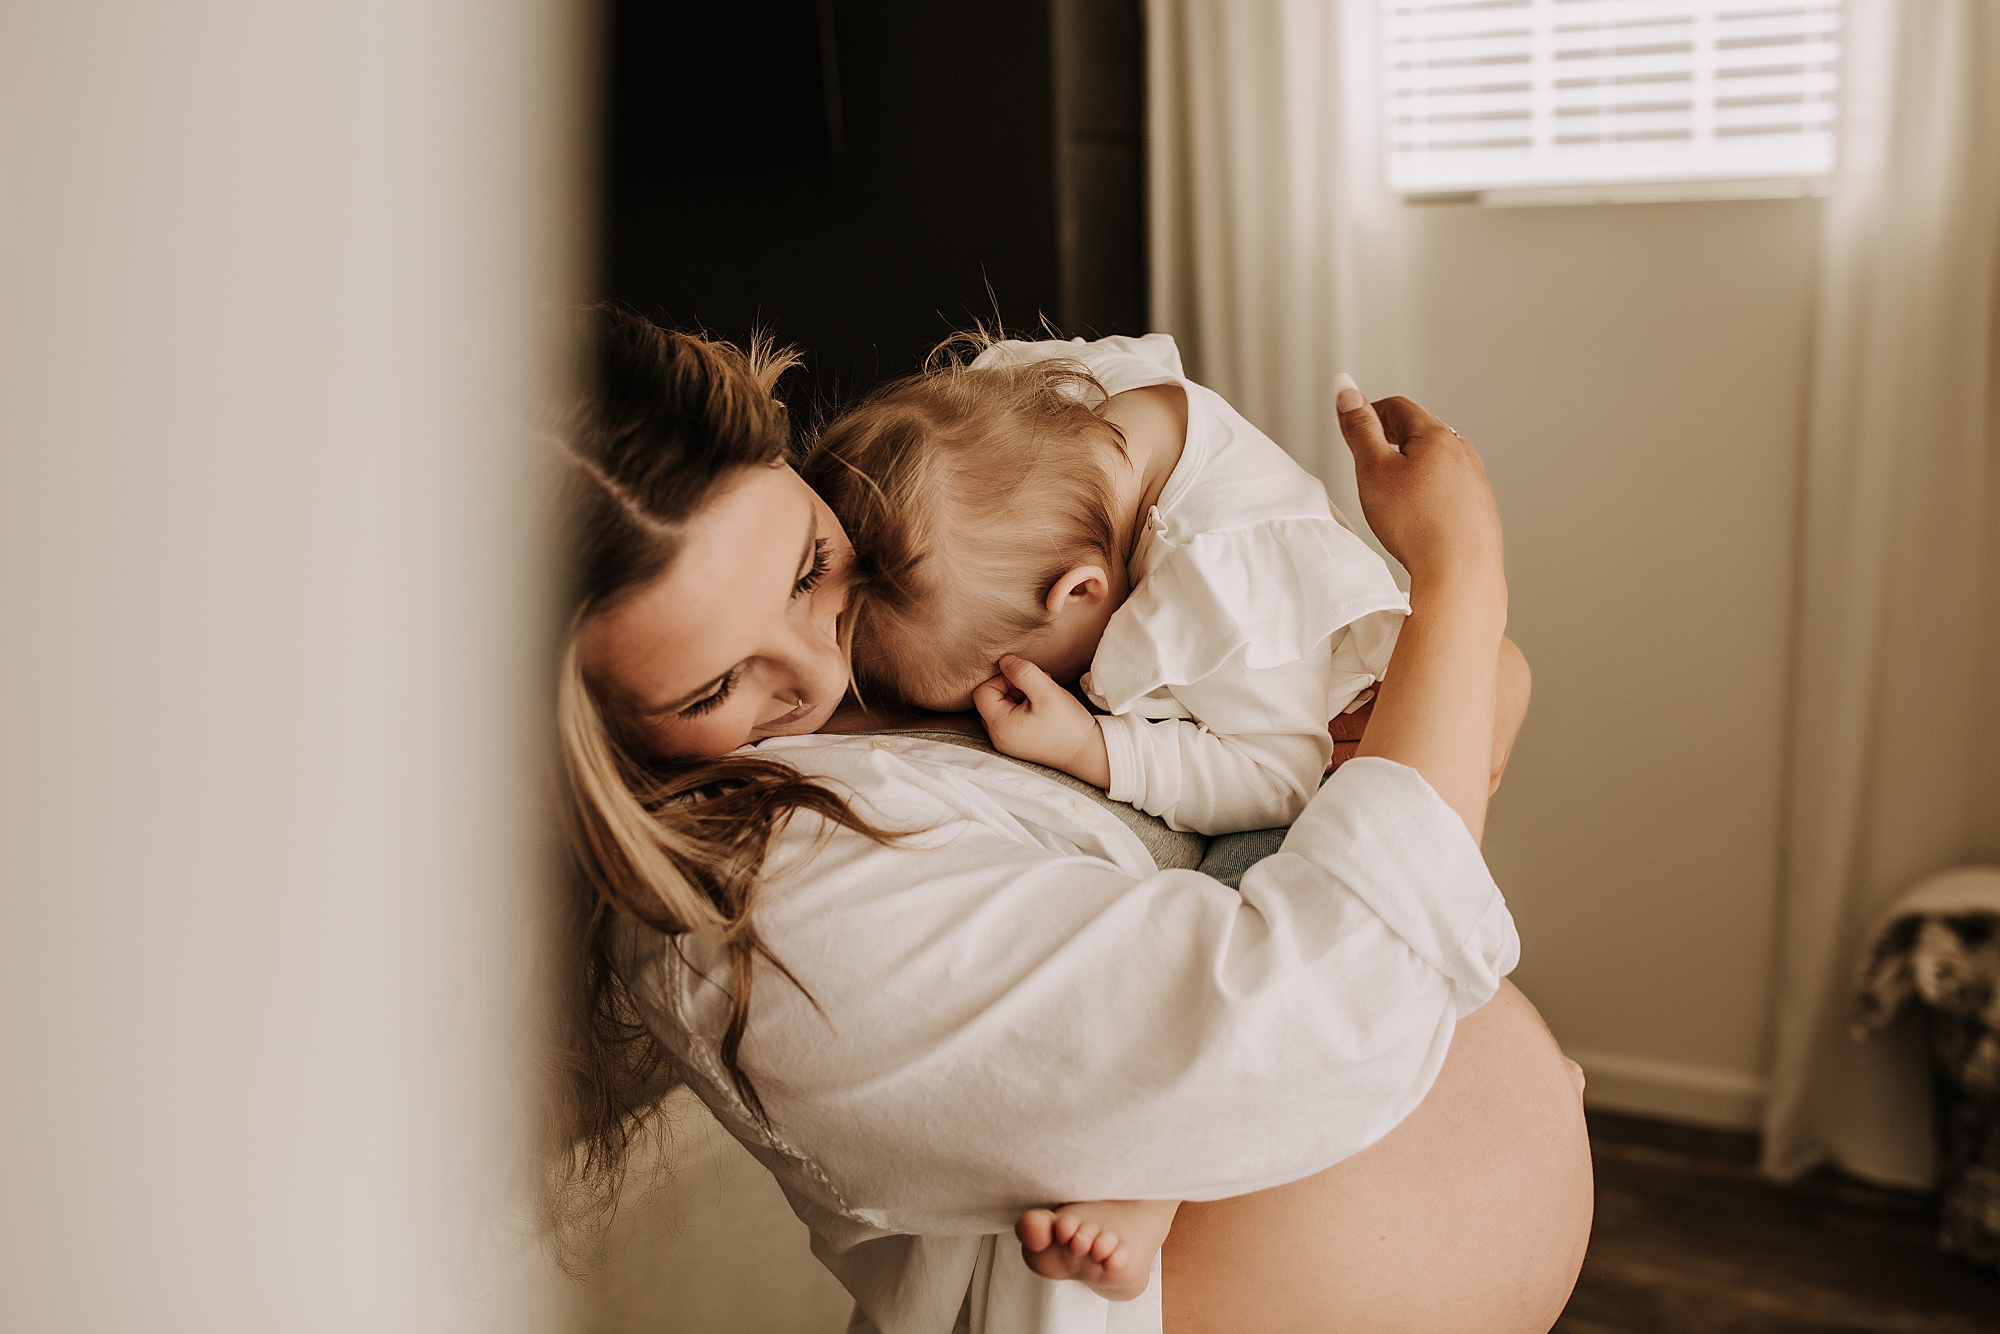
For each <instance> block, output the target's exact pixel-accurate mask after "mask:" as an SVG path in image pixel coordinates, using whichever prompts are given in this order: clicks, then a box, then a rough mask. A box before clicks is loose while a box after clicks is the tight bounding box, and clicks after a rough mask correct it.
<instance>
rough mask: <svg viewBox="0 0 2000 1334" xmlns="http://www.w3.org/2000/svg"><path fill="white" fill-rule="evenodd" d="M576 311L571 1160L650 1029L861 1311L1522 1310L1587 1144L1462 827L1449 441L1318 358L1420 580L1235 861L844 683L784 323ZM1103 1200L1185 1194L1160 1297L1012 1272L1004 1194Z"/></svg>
mask: <svg viewBox="0 0 2000 1334" xmlns="http://www.w3.org/2000/svg"><path fill="white" fill-rule="evenodd" d="M597 333H598V349H597V350H598V357H597V369H598V377H599V379H598V386H597V392H596V395H595V397H594V398H593V399H592V400H591V401H590V402H589V404H588V405H587V406H586V408H585V410H584V412H583V413H582V415H581V417H580V418H579V420H578V421H577V422H576V423H575V429H574V430H573V431H572V433H571V439H572V443H573V459H574V462H575V464H576V476H577V479H578V482H579V486H580V488H581V492H582V495H581V500H580V508H579V515H580V521H579V528H578V539H577V559H578V570H579V577H580V588H579V589H578V596H577V613H576V620H575V622H574V628H573V633H572V636H571V642H570V645H569V649H568V653H567V657H566V661H565V666H564V670H563V678H562V700H561V713H562V731H563V745H564V751H565V757H566V760H567V763H568V770H569V774H570V781H571V787H572V795H573V797H574V807H575V812H576V817H577V821H576V825H577V847H578V851H579V860H580V862H581V864H582V866H583V868H584V871H585V873H586V877H587V879H588V880H589V882H590V883H591V885H592V887H593V888H594V891H595V895H596V898H595V899H594V900H593V901H594V902H595V903H597V904H600V905H603V908H604V909H608V910H609V911H608V914H607V915H608V916H609V918H610V924H609V925H608V926H607V927H606V929H604V930H602V931H599V930H596V929H592V930H591V931H590V933H589V936H588V939H589V941H590V942H591V946H592V948H593V949H594V950H597V951H598V953H597V954H595V955H593V959H594V961H595V967H594V970H593V972H592V979H593V981H592V986H591V989H590V992H589V999H590V1015H591V1016H592V1017H593V1018H594V1019H595V1020H596V1023H595V1026H594V1028H593V1030H592V1031H593V1032H594V1033H596V1034H597V1035H598V1039H599V1040H598V1043H597V1045H596V1046H595V1047H593V1048H592V1049H590V1050H588V1051H587V1052H586V1053H585V1060H584V1062H583V1065H584V1075H585V1077H584V1078H583V1080H582V1081H581V1084H582V1088H583V1091H584V1093H585V1095H586V1102H585V1109H586V1112H587V1115H586V1116H585V1129H586V1132H587V1137H586V1145H587V1147H588V1148H589V1149H590V1150H591V1151H592V1155H591V1156H590V1157H588V1158H586V1159H585V1160H584V1168H585V1170H586V1174H588V1173H589V1172H591V1171H595V1172H596V1173H597V1174H598V1177H599V1179H604V1173H605V1172H606V1170H607V1169H615V1164H616V1161H617V1157H618V1153H619V1151H620V1150H621V1148H622V1144H623V1141H624V1136H625V1135H626V1134H627V1133H629V1130H630V1128H631V1126H632V1124H633V1120H632V1116H631V1112H632V1109H633V1107H634V1106H635V1105H636V1104H637V1102H638V1101H639V1097H638V1095H637V1094H636V1093H634V1092H633V1091H632V1090H633V1089H634V1088H635V1087H637V1086H639V1085H643V1083H644V1082H645V1076H647V1075H648V1074H649V1073H650V1072H651V1071H652V1069H653V1068H654V1067H656V1066H657V1065H658V1063H659V1062H660V1060H661V1059H662V1057H661V1049H662V1048H664V1050H665V1052H666V1053H667V1054H668V1057H669V1058H670V1060H671V1064H672V1067H673V1068H674V1069H675V1071H676V1073H677V1074H680V1075H682V1076H683V1077H685V1078H686V1079H687V1081H688V1082H689V1083H690V1085H692V1086H693V1088H694V1089H695V1091H696V1092H697V1093H699V1094H700V1095H701V1096H702V1098H703V1100H704V1101H705V1102H707V1103H708V1105H709V1106H710V1108H711V1109H712V1110H713V1111H714V1112H715V1113H716V1115H717V1117H718V1119H720V1120H721V1121H722V1122H723V1123H724V1124H725V1125H726V1126H728V1128H729V1129H730V1130H731V1132H732V1133H734V1134H735V1135H736V1136H737V1137H738V1138H739V1139H741V1140H742V1141H743V1142H744V1144H745V1145H746V1146H747V1147H748V1148H749V1149H750V1151H751V1152H752V1153H753V1154H755V1155H756V1156H757V1157H758V1158H759V1159H760V1160H761V1161H762V1162H764V1163H765V1164H766V1166H768V1167H770V1168H771V1169H772V1171H773V1172H774V1174H776V1176H777V1177H778V1180H779V1182H780V1184H781V1185H782V1186H783V1187H784V1188H785V1190H786V1193H787V1195H788V1197H789V1198H790V1200H791V1202H792V1204H793V1207H794V1209H795V1210H796V1211H797V1212H798V1213H799V1215H800V1217H801V1218H802V1219H804V1220H805V1222H806V1223H807V1224H808V1226H809V1227H810V1228H811V1229H812V1231H813V1234H814V1248H815V1251H816V1253H817V1254H819V1256H820V1257H821V1259H822V1260H823V1261H824V1262H825V1263H826V1264H827V1265H828V1267H829V1268H831V1269H832V1270H833V1271H834V1272H835V1273H836V1274H837V1275H838V1276H839V1277H840V1278H841V1280H842V1281H843V1282H844V1283H845V1284H846V1285H847V1287H848V1289H849V1291H850V1292H852V1293H854V1295H855V1297H856V1300H857V1305H858V1307H859V1310H860V1313H861V1314H860V1316H859V1317H858V1318H857V1326H856V1327H857V1328H875V1329H879V1330H881V1331H882V1332H883V1334H902V1332H903V1331H906V1330H907V1331H913V1332H914V1331H923V1330H932V1331H939V1334H942V1331H945V1330H950V1329H953V1328H956V1327H964V1328H967V1329H970V1330H979V1329H989V1330H994V1331H996V1332H997V1331H1013V1330H1017V1329H1018V1330H1032V1329H1048V1330H1055V1329H1063V1330H1067V1329H1081V1328H1094V1329H1127V1328H1130V1329H1146V1328H1160V1327H1161V1326H1162V1324H1164V1327H1165V1328H1166V1329H1168V1330H1172V1331H1195V1330H1208V1329H1243V1328H1257V1329H1260V1330H1289V1329H1299V1330H1306V1329H1314V1330H1319V1329H1328V1328H1339V1329H1349V1328H1352V1329H1367V1330H1403V1329H1408V1330H1445V1329H1449V1330H1454V1331H1458V1330H1493V1331H1508V1332H1511V1331H1531V1330H1546V1329H1547V1328H1548V1327H1549V1325H1550V1324H1551V1323H1553V1321H1554V1319H1555V1317H1556V1315H1557V1314H1558V1313H1559V1312H1560V1310H1561V1308H1562V1305H1563V1302H1564V1301H1565V1300H1566V1299H1567V1296H1568V1292H1569V1288H1570V1285H1571V1284H1572V1283H1573V1282H1574V1279H1575V1275H1576V1272H1577V1268H1578V1266H1579V1265H1580V1263H1581V1260H1582V1252H1583V1245H1584V1242H1585V1239H1586V1237H1587V1234H1588V1230H1589V1217H1590V1170H1589V1158H1588V1147H1587V1143H1586V1141H1585V1138H1584V1133H1583V1123H1582V1115H1581V1109H1580V1103H1579V1099H1578V1096H1577V1094H1578V1086H1577V1084H1576V1082H1575V1080H1574V1076H1573V1069H1572V1067H1570V1066H1569V1065H1568V1063H1567V1062H1566V1061H1564V1059H1563V1058H1562V1056H1561V1053H1560V1051H1559V1050H1558V1049H1557V1048H1556V1046H1555V1044H1554V1042H1553V1040H1552V1039H1551V1038H1550V1037H1549V1035H1548V1033H1547V1031H1546V1029H1544V1028H1543V1027H1542V1025H1541V1024H1540V1021H1539V1019H1538V1017H1537V1016H1536V1015H1535V1013H1534V1010H1533V1009H1532V1007H1531V1006H1529V1005H1528V1003H1527V1002H1526V1001H1525V1000H1524V999H1522V998H1521V996H1520V995H1519V993H1518V992H1516V991H1514V990H1513V989H1512V988H1511V987H1510V986H1508V985H1507V984H1506V983H1505V981H1504V979H1503V977H1502V975H1503V974H1504V973H1505V972H1506V971H1507V970H1508V969H1509V968H1511V967H1512V963H1513V958H1514V952H1515V943H1514V937H1513V928H1512V922H1511V919H1510V918H1509V917H1508V916H1507V913H1506V909H1505V906H1504V904H1503V903H1502V902H1501V901H1500V898H1499V895H1498V893H1497V891H1496V890H1495V889H1494V888H1493V886H1492V883H1491V880H1490V879H1489V878H1488V877H1487V875H1486V871H1485V868H1484V865H1483V863H1482V862H1481V861H1480V859H1479V856H1478V851H1477V846H1476V842H1475V839H1476V836H1477V833H1478V831H1479V830H1480V828H1481V827H1482V824H1483V821H1484V816H1485V804H1486V797H1487V792H1488V783H1489V778H1490V761H1491V755H1492V737H1493V718H1494V674H1495V663H1496V662H1497V661H1498V656H1499V654H1498V650H1499V645H1500V640H1501V633H1502V630H1503V628H1504V624H1505V619H1506V617H1505V608H1506V587H1505V582H1504V579H1503V577H1502V572H1501V562H1500V531H1499V523H1498V519H1497V516H1496V514H1495V512H1494V507H1493V502H1492V495H1491V492H1490V490H1489V488H1488V487H1487V484H1486V481H1485V477H1484V473H1483V470H1482V469H1481V467H1480V464H1479V461H1478V457H1477V455H1476V454H1475V453H1474V452H1473V451H1472V449H1471V447H1470V446H1469V445H1467V444H1465V443H1464V442H1463V441H1460V440H1459V439H1458V438H1457V437H1456V436H1454V435H1453V434H1452V433H1451V432H1450V431H1449V430H1448V428H1445V427H1444V426H1443V425H1442V424H1441V423H1438V422H1437V421H1436V420H1435V419H1434V418H1432V417H1430V416H1429V415H1428V414H1426V413H1424V412H1423V411H1422V410H1421V409H1419V408H1417V407H1416V406H1415V405H1413V404H1409V403H1407V402H1404V401H1401V400H1388V401H1386V402H1385V403H1383V404H1381V405H1378V406H1377V407H1375V408H1371V407H1370V406H1369V405H1368V404H1367V403H1366V402H1365V401H1363V400H1362V399H1361V396H1360V395H1359V394H1358V393H1355V392H1352V391H1345V392H1343V394H1342V401H1341V403H1340V405H1339V406H1340V409H1341V425H1342V430H1343V433H1344V434H1346V436H1347V438H1348V440H1349V443H1350V445H1351V447H1352V448H1353V449H1354V451H1355V456H1356V465H1357V473H1358V477H1359V480H1360V486H1361V494H1362V499H1363V506H1364V509H1365V510H1366V512H1367V515H1368V519H1369V522H1370V524H1371V525H1372V526H1373V527H1374V529H1375V531H1376V533H1377V534H1378V535H1379V536H1380V537H1381V538H1382V540H1383V542H1384V544H1385V545H1387V546H1388V547H1389V549H1390V550H1391V552H1393V553H1394V554H1395V555H1397V557H1398V558H1399V559H1401V560H1402V561H1403V563H1404V565H1405V566H1406V567H1407V568H1408V569H1409V570H1410V572H1411V578H1412V588H1411V602H1412V607H1413V613H1412V615H1411V617H1410V618H1409V621H1408V622H1407V624H1406V625H1405V627H1404V630H1403V632H1402V635H1401V638H1400V640H1399V643H1398V646H1397V649H1396V654H1395V658H1394V660H1393V667H1392V670H1391V673H1390V679H1389V681H1388V682H1387V683H1385V685H1384V686H1383V688H1382V690H1381V692H1380V694H1379V696H1378V699H1377V701H1376V704H1375V710H1374V717H1373V720H1372V722H1371V723H1370V725H1369V727H1368V731H1367V733H1366V735H1365V736H1364V737H1363V739H1362V742H1361V746H1360V750H1359V758H1358V759H1357V760H1355V761H1353V762H1350V763H1349V764H1347V765H1345V766H1343V768H1342V769H1341V770H1339V771H1338V772H1337V773H1336V775H1335V776H1334V778H1333V779H1332V780H1330V781H1329V782H1328V784H1327V785H1326V787H1325V788H1323V789H1322V790H1321V793H1320V795H1319V796H1318V797H1316V798H1315V799H1314V801H1313V802H1312V804H1311V805H1310V806H1309V807H1308V809H1307V811H1306V813H1305V814H1304V815H1303V816H1302V817H1301V818H1300V820H1299V822H1298V824H1297V825H1296V826H1295V827H1294V831H1293V834H1292V835H1291V837H1290V838H1289V839H1288V841H1287V843H1286V845H1285V849H1284V852H1283V853H1282V854H1281V855H1279V856H1277V857H1274V858H1271V859H1269V860H1268V861H1266V862H1263V863H1260V864H1259V865H1258V866H1256V867H1254V868H1252V869H1251V871H1250V872H1249V873H1247V874H1246V875H1245V877H1244V879H1243V885H1242V891H1241V894H1240V897H1239V895H1238V894H1237V893H1235V892H1233V891H1230V890H1228V889H1226V888H1224V887H1223V886H1221V885H1218V884H1217V883H1216V882H1214V881H1212V880H1209V879H1208V878H1207V877H1204V876H1200V875H1198V874H1196V873H1194V872H1191V871H1188V870H1177V869H1168V870H1159V869H1157V866H1158V863H1159V861H1160V858H1159V856H1157V855H1155V854H1153V853H1152V852H1149V850H1148V848H1147V847H1145V846H1143V845H1142V843H1141V841H1140V839H1139V838H1138V837H1136V836H1135V835H1134V833H1133V832H1132V830H1131V829H1129V828H1128V827H1127V825H1126V824H1124V823H1121V822H1120V821H1119V820H1115V819H1111V818H1108V817H1107V816H1106V814H1105V813H1104V810H1103V808H1102V807H1100V806H1099V805H1097V804H1096V803H1094V802H1092V801H1088V800H1085V799H1083V798H1080V797H1079V796H1078V795H1077V794H1075V793H1073V792H1072V791H1070V790H1069V789H1066V788H1062V787H1060V786H1057V785H1056V784H1054V783H1052V782H1050V781H1048V780H1046V779H1044V778H1042V777H1040V776H1038V775H1036V774H1034V773H1031V772H1028V771H1027V770H1025V769H1024V768H1022V767H1021V766H1018V765H1015V764H1012V763H1011V762H1009V761H1006V760H1003V759H1000V758H999V757H997V756H992V755H989V754H984V753H981V752H978V751H973V750H966V749H960V748H957V747H954V746H951V745H949V744H947V743H945V742H942V741H935V740H927V739H923V738H920V737H913V736H909V735H901V736H895V735H884V734H882V732H881V731H880V730H879V729H880V728H881V727H882V720H881V719H870V718H867V717H866V716H865V715H859V714H857V713H856V712H854V711H851V710H846V711H843V710H842V709H841V708H840V707H839V704H840V699H841V696H842V694H843V693H844V691H845V690H846V686H847V674H846V669H845V657H844V654H843V653H842V651H841V644H840V621H839V615H840V611H841V609H842V608H843V607H844V605H845V600H846V592H847V588H848V586H849V583H850V581H851V580H852V578H853V577H854V575H855V560H854V555H853V553H852V552H851V550H850V549H849V548H848V547H847V544H846V540H845V536H844V534H843V533H842V532H841V530H840V526H839V524H838V522H837V520H836V519H835V518H834V516H833V514H832V513H831V511H829V510H828V509H827V508H826V506H825V505H824V504H823V503H822V502H820V500H819V499H818V497H817V496H816V495H814V494H813V492H812V491H811V490H810V488H808V487H807V486H806V485H805V484H804V482H803V481H801V480H800V479H799V477H798V476H797V475H796V474H795V473H793V472H792V471H791V469H790V468H789V467H787V466H785V459H786V453H787V447H788V444H789V432H788V429H787V426H786V422H785V418H784V413H783V410H782V408H781V407H780V406H778V404H777V403H776V402H775V400H774V399H773V398H772V396H771V393H770V388H771V385H772V383H773V381H774V380H775V378H776V376H777V374H778V373H779V372H780V371H781V370H782V369H783V367H784V363H783V361H782V360H781V359H773V358H770V357H769V356H760V355H758V354H755V353H753V355H751V356H749V357H745V356H743V355H742V354H740V353H738V352H736V351H735V350H734V349H731V348H728V347H726V346H723V345H719V344H713V343H708V342H705V341H702V340H699V339H693V338H688V337H684V336H680V335H669V334H664V333H661V332H660V331H658V330H657V329H654V328H652V327H651V326H650V325H647V324H645V323H644V322H643V321H639V320H636V319H634V318H633V317H630V316H621V315H616V314H608V315H605V316H603V317H602V319H601V323H600V326H599V328H598V330H597ZM1392 441H1393V442H1394V443H1392ZM1399 445H1400V449H1399V448H1398V446H1399ZM863 575H864V577H865V570H864V571H863ZM854 728H872V729H877V730H876V732H875V735H872V736H854V735H842V734H841V733H842V732H843V731H844V730H847V729H854ZM816 730H817V731H821V732H823V733H830V735H824V734H823V735H817V736H808V735H807V734H808V733H813V732H815V731H816ZM746 741H749V742H756V743H758V744H757V746H756V749H755V750H754V751H752V752H748V753H732V752H735V751H736V748H737V747H738V746H740V745H741V744H742V743H744V742H746ZM600 911H601V910H600ZM635 1020H637V1021H639V1022H642V1023H643V1025H644V1027H643V1029H642V1028H639V1027H638V1026H637V1025H636V1024H635V1023H634V1021H635ZM621 1039H625V1041H622V1042H621ZM656 1044H657V1045H656ZM621 1079H622V1080H623V1085H622V1087H621V1082H620V1081H621ZM1120 1197H1123V1198H1135V1197H1136V1198H1168V1199H1173V1198H1177V1199H1184V1200H1187V1201H1189V1202H1188V1203H1187V1204H1184V1205H1183V1206H1182V1208H1181V1211H1180V1214H1179V1216H1178V1219H1177V1221H1176V1223H1175V1225H1174V1229H1173V1232H1172V1234H1171V1236H1170V1237H1169V1239H1168V1242H1167V1245H1166V1248H1165V1250H1164V1252H1163V1256H1162V1281H1161V1282H1160V1283H1158V1284H1155V1285H1153V1287H1152V1288H1151V1289H1150V1290H1149V1296H1148V1299H1142V1300H1141V1301H1139V1302H1133V1303H1129V1304H1124V1305H1119V1306H1112V1305H1109V1304H1106V1303H1104V1302H1103V1301H1102V1300H1101V1299H1099V1298H1097V1297H1096V1296H1095V1295H1094V1294H1091V1293H1090V1292H1088V1290H1086V1289H1084V1288H1082V1287H1081V1285H1078V1284H1073V1283H1056V1284H1052V1283H1047V1282H1043V1281H1042V1280H1039V1279H1035V1278H1033V1277H1032V1276H1031V1275H1029V1274H1028V1271H1027V1270H1026V1268H1025V1266H1024V1265H1023V1264H1022V1262H1021V1259H1020V1256H1019V1253H1018V1251H1016V1250H1015V1249H1014V1248H1013V1246H1012V1245H1011V1241H1010V1238H1009V1237H1008V1229H1009V1228H1010V1226H1011V1224H1012V1222H1013V1219H1014V1218H1015V1216H1016V1215H1017V1214H1018V1213H1019V1212H1020V1210H1021V1209H1022V1208H1024V1207H1027V1206H1031V1205H1035V1204H1047V1203H1053V1202H1060V1201H1064V1200H1070V1199H1088V1198H1120ZM1153 1301H1157V1302H1158V1303H1160V1304H1159V1305H1152V1304H1151V1303H1152V1302H1153ZM862 1321H866V1322H869V1323H861V1322H862Z"/></svg>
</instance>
